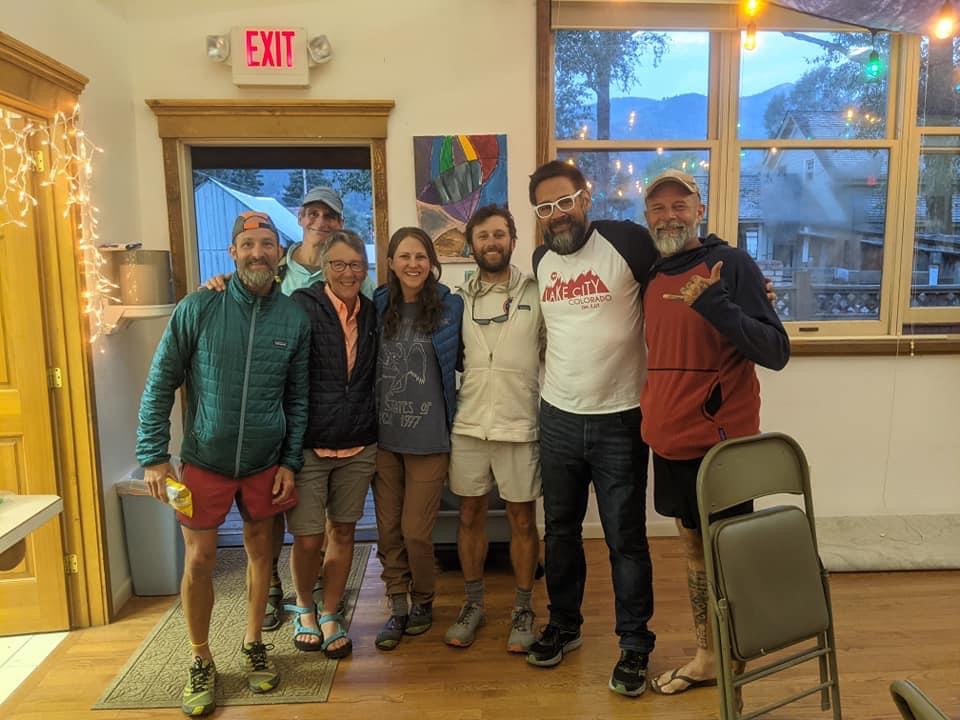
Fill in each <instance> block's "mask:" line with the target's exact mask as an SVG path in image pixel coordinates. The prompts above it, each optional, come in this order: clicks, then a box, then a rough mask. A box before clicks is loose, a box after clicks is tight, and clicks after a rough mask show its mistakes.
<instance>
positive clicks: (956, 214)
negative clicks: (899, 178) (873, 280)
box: [910, 136, 960, 307]
mask: <svg viewBox="0 0 960 720" xmlns="http://www.w3.org/2000/svg"><path fill="white" fill-rule="evenodd" d="M914 237H915V244H914V250H913V280H912V283H911V288H910V305H911V306H913V307H960V137H958V136H952V137H929V136H928V137H925V138H924V139H923V150H922V151H921V152H920V187H919V188H918V190H917V217H916V224H915V234H914Z"/></svg>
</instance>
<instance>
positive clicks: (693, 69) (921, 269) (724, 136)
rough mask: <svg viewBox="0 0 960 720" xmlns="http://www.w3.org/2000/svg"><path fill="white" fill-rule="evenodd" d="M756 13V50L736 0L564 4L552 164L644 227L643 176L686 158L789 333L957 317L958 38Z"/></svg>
mask: <svg viewBox="0 0 960 720" xmlns="http://www.w3.org/2000/svg"><path fill="white" fill-rule="evenodd" d="M762 12H763V13H764V16H763V22H761V23H758V24H759V25H760V27H761V32H759V33H758V34H757V43H756V45H757V48H756V50H755V51H753V52H748V51H745V50H743V49H742V43H743V31H744V26H745V22H744V21H743V19H742V18H740V17H739V15H738V7H737V6H736V5H723V4H714V3H664V4H659V5H658V4H656V3H617V2H602V1H600V0H598V1H597V2H592V3H583V2H575V1H572V0H571V1H567V0H554V1H553V2H552V3H551V4H550V13H549V14H547V13H543V14H541V18H546V17H549V23H550V32H549V33H548V34H547V35H546V36H545V37H547V38H548V39H549V43H541V46H540V49H539V50H538V53H539V54H538V58H539V63H540V67H541V69H542V68H545V67H550V69H551V71H552V72H551V74H549V75H543V74H541V76H542V77H550V78H552V82H551V85H550V88H549V90H550V93H549V94H547V95H545V94H543V93H542V92H541V94H540V95H539V97H540V98H541V101H540V104H539V106H538V107H540V109H541V113H540V116H539V117H540V118H541V119H545V120H547V122H546V123H545V124H544V123H540V126H541V127H542V128H543V130H542V131H541V132H544V131H545V132H546V133H548V135H547V136H546V138H545V139H541V141H540V142H539V143H538V147H539V148H542V150H541V154H543V155H544V156H543V157H541V158H540V159H541V160H546V159H548V158H549V157H558V158H561V159H563V160H566V161H568V162H572V163H574V164H576V165H577V166H578V167H580V168H581V169H582V170H583V171H584V174H585V175H586V176H587V178H588V180H589V181H590V183H591V190H592V192H593V195H594V207H593V210H592V211H591V215H592V216H593V217H594V218H600V217H611V218H626V219H632V220H635V221H639V222H643V219H642V211H643V200H644V196H643V188H644V184H645V182H649V180H650V179H652V176H653V175H656V174H657V173H658V172H660V171H662V170H663V169H665V168H667V167H676V168H679V169H685V170H686V171H687V172H691V173H692V174H693V175H694V176H695V177H697V180H698V182H699V183H701V185H702V187H703V188H704V196H705V197H704V200H705V204H706V206H707V216H706V218H705V220H704V225H703V227H702V228H701V232H702V233H704V234H705V233H706V232H708V231H709V232H715V233H717V234H718V235H720V236H721V237H723V238H725V239H727V240H728V241H731V242H732V241H734V240H735V242H736V243H737V244H738V245H739V246H740V247H742V248H743V249H744V250H746V251H747V252H748V253H749V254H750V255H751V256H752V257H753V258H754V259H755V260H756V261H757V263H758V264H759V265H760V266H761V268H762V270H763V271H764V273H765V275H766V276H767V277H768V278H769V279H771V280H772V281H773V282H774V285H775V287H776V289H777V293H778V295H779V296H780V297H779V299H778V302H777V310H778V312H779V314H780V317H781V319H782V320H784V321H785V322H786V324H787V328H788V331H789V332H790V333H791V335H793V336H802V337H804V338H823V339H829V338H831V337H833V338H834V341H835V342H836V343H840V344H842V343H841V338H850V337H855V336H862V337H863V338H864V340H863V341H862V344H863V345H864V346H866V345H869V344H872V343H875V344H878V345H880V344H883V345H884V347H888V346H889V347H894V346H895V345H896V343H895V342H892V341H891V342H886V340H884V342H883V343H881V341H880V340H879V339H878V338H881V337H882V338H885V339H886V338H890V337H891V336H900V335H902V334H904V333H907V332H909V333H912V334H913V333H918V332H920V333H922V332H924V330H923V327H924V326H926V327H927V328H928V332H934V331H936V332H945V331H947V332H960V132H957V129H956V128H957V125H960V41H958V40H956V39H952V40H947V41H930V40H928V39H926V38H921V37H919V36H915V35H902V34H891V33H886V32H877V33H870V32H864V31H863V30H862V29H861V28H856V27H852V26H847V25H843V24H841V23H837V22H835V21H831V20H827V19H823V18H818V17H814V16H809V15H803V14H801V13H798V12H795V11H791V10H787V9H785V8H781V7H777V6H775V5H774V4H772V3H771V4H766V5H765V6H764V10H763V11H762ZM543 27H546V26H545V25H544V26H543ZM771 28H772V29H771ZM938 43H939V44H938ZM877 60H879V62H877ZM913 98H917V105H916V107H915V108H914V107H912V104H913ZM547 99H548V100H549V107H548V106H547V105H546V104H545V103H544V100H547ZM905 99H909V101H908V102H905ZM895 118H897V119H899V120H898V122H894V119H895ZM904 188H912V190H907V191H904ZM918 328H919V329H918ZM944 328H947V330H944ZM843 342H847V341H843ZM847 346H849V345H845V347H847Z"/></svg>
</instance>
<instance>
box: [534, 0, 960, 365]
mask: <svg viewBox="0 0 960 720" xmlns="http://www.w3.org/2000/svg"><path fill="white" fill-rule="evenodd" d="M537 11H538V12H537V18H538V23H537V63H538V64H537V79H538V83H537V101H538V113H537V119H538V122H537V128H538V129H537V152H538V157H537V160H538V162H545V161H546V160H548V159H551V158H554V157H556V156H557V152H558V151H560V150H579V151H584V150H593V151H617V150H620V151H634V150H650V149H656V148H658V147H663V148H664V149H670V150H687V149H695V150H707V151H708V152H710V168H709V172H710V188H709V197H708V198H706V200H707V204H708V207H709V208H710V211H709V217H708V220H709V222H708V228H709V231H710V232H715V233H717V234H718V235H720V236H721V237H723V238H725V239H727V240H728V242H731V244H735V243H736V242H737V241H738V220H739V218H738V214H739V185H740V163H739V156H740V151H741V150H750V149H767V148H770V147H777V148H783V149H788V148H803V149H814V148H826V149H860V150H865V149H881V150H885V151H886V152H887V153H888V160H887V181H886V182H887V202H886V212H885V226H884V246H883V248H884V250H883V263H882V279H881V289H880V312H879V316H878V318H877V319H875V320H836V321H826V322H815V321H811V322H805V321H786V322H784V326H785V327H786V328H787V331H788V333H789V334H790V336H791V341H792V342H793V345H794V348H795V350H796V349H801V350H804V349H805V350H806V351H807V352H809V353H810V354H834V353H838V352H839V353H843V354H846V353H854V354H859V353H869V354H889V353H901V352H903V351H904V348H905V347H909V348H910V352H911V353H915V352H918V351H920V350H921V349H927V350H928V351H930V352H956V351H957V350H960V335H943V334H939V335H930V336H925V335H922V334H921V335H916V334H911V333H909V332H905V330H906V328H905V327H904V325H905V324H915V325H924V324H927V325H935V324H941V325H943V324H950V323H960V308H911V307H910V294H911V286H910V278H911V273H912V268H913V252H914V244H915V238H914V220H915V215H916V200H917V198H916V189H917V186H918V185H917V183H918V179H919V178H918V176H919V157H920V146H921V142H922V136H924V135H960V130H958V128H952V127H951V128H944V127H934V126H926V127H919V126H918V123H917V118H916V115H917V112H916V110H917V108H916V103H917V91H918V85H919V65H920V36H918V35H904V34H900V33H891V34H890V58H889V62H888V68H887V82H888V87H887V116H886V129H885V134H884V135H883V137H881V138H877V139H864V140H849V139H825V140H777V141H774V140H773V139H767V140H753V139H751V140H746V139H744V140H741V139H740V138H739V136H738V133H737V127H736V125H737V119H738V117H737V116H738V112H737V111H738V108H739V100H740V98H739V84H740V52H741V42H740V33H741V31H742V30H743V29H745V28H746V24H747V20H746V19H745V18H743V17H741V16H740V15H739V12H740V11H739V8H738V7H737V6H733V5H730V6H716V5H712V4H709V3H703V4H698V3H689V2H688V3H668V2H663V1H662V0H661V2H659V3H654V2H649V3H648V2H643V1H642V0H641V1H640V2H634V3H629V4H621V3H613V2H589V3H587V2H574V1H571V2H568V1H567V0H538V6H537ZM596 18H602V21H597V20H596ZM623 18H626V19H627V20H629V19H631V18H633V19H639V18H642V20H637V22H636V23H634V24H628V23H627V22H626V21H624V20H623ZM708 24H712V27H709V26H707V25H708ZM758 25H760V27H761V29H762V30H764V31H779V30H796V31H807V32H864V31H865V28H862V27H857V26H851V25H846V24H843V23H838V22H834V21H828V20H824V19H821V18H816V17H812V16H807V15H803V14H802V13H799V12H795V11H791V10H787V9H785V8H780V7H777V6H774V5H768V6H766V7H765V9H764V11H763V15H762V16H761V17H760V18H759V19H758ZM577 29H580V30H584V29H605V30H614V29H637V30H650V31H691V30H694V31H709V32H710V69H709V83H708V122H707V138H706V139H705V140H692V141H688V140H681V141H667V140H663V141H657V140H652V141H620V140H558V139H556V137H555V131H554V127H555V118H554V97H553V87H554V77H555V74H554V57H553V56H554V45H553V37H554V31H555V30H577ZM728 111H729V112H728ZM731 188H735V191H734V190H732V189H731ZM721 189H722V190H721ZM921 332H922V330H921Z"/></svg>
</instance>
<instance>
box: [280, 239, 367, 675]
mask: <svg viewBox="0 0 960 720" xmlns="http://www.w3.org/2000/svg"><path fill="white" fill-rule="evenodd" d="M322 262H323V270H324V275H325V277H326V282H319V283H316V284H315V285H312V286H310V287H309V288H305V289H302V290H297V291H296V292H295V293H293V295H292V296H291V297H292V298H293V300H294V301H295V302H296V303H297V304H298V305H300V307H302V308H303V309H304V311H306V313H307V316H308V317H309V318H310V327H311V330H312V338H311V342H310V393H309V396H308V398H307V402H308V404H309V421H308V424H307V431H306V433H305V435H304V438H303V448H304V450H303V455H304V465H303V470H302V471H301V472H300V473H299V474H298V475H297V491H298V493H299V495H300V502H299V504H298V505H297V507H296V508H294V509H293V510H291V511H289V512H288V513H287V528H288V529H289V530H290V532H291V533H292V534H293V535H294V543H293V552H292V554H291V559H290V565H291V569H292V571H293V579H294V584H295V585H296V589H297V603H296V605H288V606H286V609H287V610H290V611H292V612H294V613H296V618H295V622H294V645H296V647H297V648H298V649H300V650H305V651H313V650H322V651H323V652H324V653H325V654H326V655H327V656H328V657H331V658H342V657H346V656H347V655H349V654H350V652H351V650H352V647H353V643H352V642H351V641H350V638H349V637H347V634H346V631H345V630H344V628H343V617H342V616H341V615H340V614H339V613H338V612H337V606H338V604H339V603H340V601H341V599H342V596H343V590H344V587H345V586H346V582H347V576H348V575H349V572H350V564H351V561H352V558H353V535H354V529H355V527H356V524H357V520H359V519H360V518H361V517H362V515H363V506H364V500H365V498H366V496H367V491H368V489H369V487H370V482H371V480H372V478H373V473H374V467H375V460H376V456H377V413H376V403H375V399H374V379H375V372H376V366H377V318H376V312H375V311H374V308H373V303H372V302H370V300H368V299H367V298H366V297H364V296H363V295H361V294H360V287H361V285H362V284H363V280H364V278H365V277H366V275H367V258H366V248H365V246H364V244H363V241H362V240H361V239H360V238H359V237H358V236H357V235H356V234H354V233H352V232H350V231H347V230H341V231H337V232H334V233H333V235H332V236H331V237H330V240H329V242H328V244H327V246H326V248H325V249H324V251H323V255H322ZM326 527H329V535H328V537H327V548H326V554H325V555H323V556H322V557H323V560H322V564H323V577H324V586H323V608H322V610H321V613H320V617H319V618H317V614H316V612H317V608H316V606H315V605H314V602H313V598H312V589H313V583H314V580H316V578H317V573H318V571H319V570H320V564H321V547H322V545H323V535H324V530H325V529H326ZM318 624H319V627H318Z"/></svg>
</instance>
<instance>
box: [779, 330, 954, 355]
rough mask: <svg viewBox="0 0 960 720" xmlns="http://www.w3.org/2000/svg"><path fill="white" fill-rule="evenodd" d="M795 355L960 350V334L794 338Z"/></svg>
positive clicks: (919, 352) (791, 351)
mask: <svg viewBox="0 0 960 720" xmlns="http://www.w3.org/2000/svg"><path fill="white" fill-rule="evenodd" d="M790 353H791V355H793V356H801V355H803V356H818V355H888V356H891V357H896V356H913V355H945V354H954V353H956V354H960V336H958V335H910V336H890V335H885V336H879V337H821V338H807V337H804V338H798V337H791V338H790Z"/></svg>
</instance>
